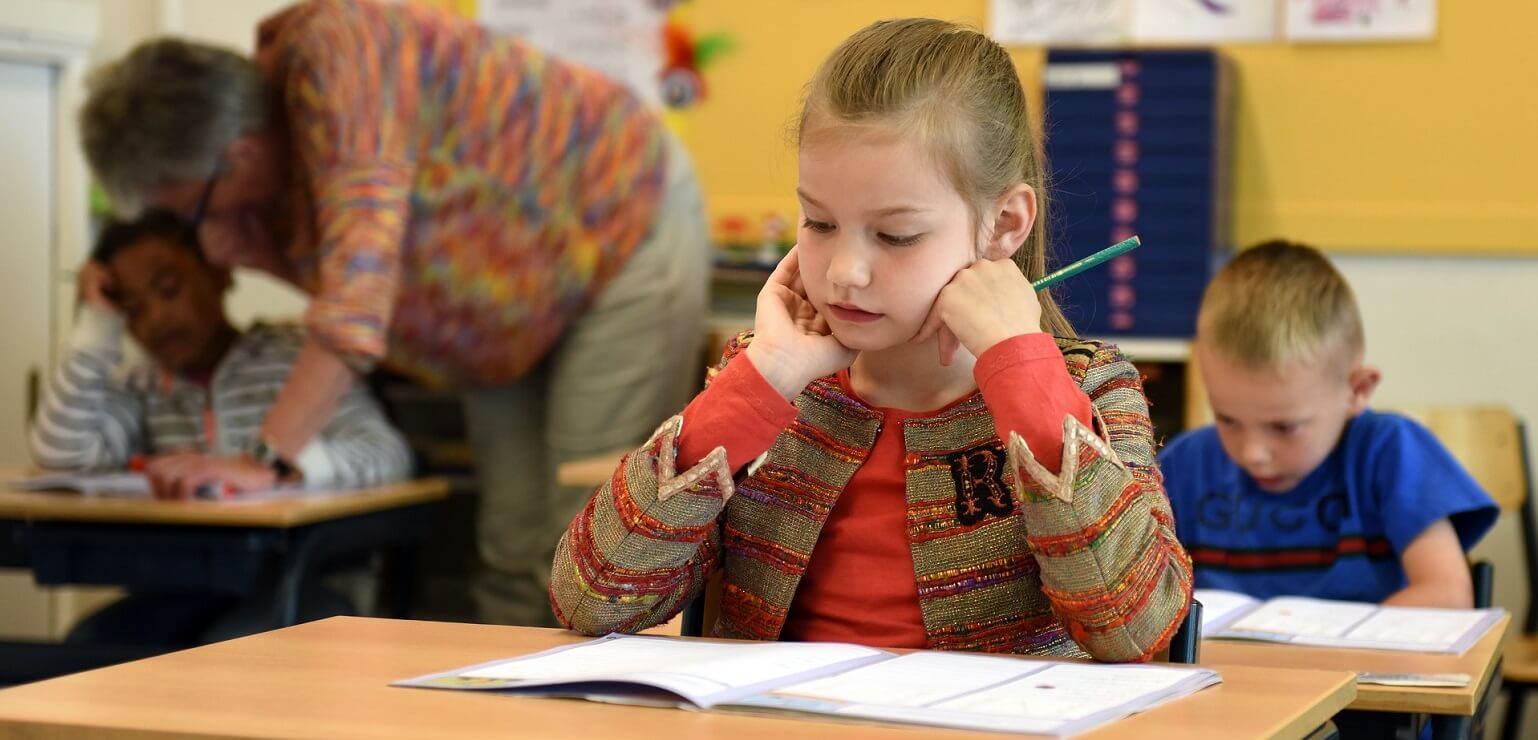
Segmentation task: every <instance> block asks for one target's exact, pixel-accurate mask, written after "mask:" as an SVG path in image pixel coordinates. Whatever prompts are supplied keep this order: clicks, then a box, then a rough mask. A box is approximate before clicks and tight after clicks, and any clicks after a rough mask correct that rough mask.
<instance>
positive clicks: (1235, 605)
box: [1192, 588, 1504, 654]
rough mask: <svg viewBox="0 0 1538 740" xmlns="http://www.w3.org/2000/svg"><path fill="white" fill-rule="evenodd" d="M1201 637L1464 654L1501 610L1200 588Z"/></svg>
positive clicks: (1493, 622)
mask: <svg viewBox="0 0 1538 740" xmlns="http://www.w3.org/2000/svg"><path fill="white" fill-rule="evenodd" d="M1192 596H1193V597H1194V598H1195V599H1196V600H1197V601H1200V602H1201V603H1202V636H1203V637H1209V638H1231V639H1238V640H1261V641H1265V642H1287V643H1294V644H1299V645H1319V646H1325V647H1343V648H1364V649H1369V650H1400V651H1407V652H1418V653H1453V654H1462V653H1463V652H1464V651H1465V650H1468V649H1469V647H1470V646H1472V645H1473V644H1474V643H1475V642H1478V641H1479V638H1481V637H1483V636H1484V634H1485V632H1487V631H1489V629H1490V627H1491V626H1492V625H1494V624H1495V623H1496V622H1497V621H1499V620H1500V618H1501V615H1502V614H1503V613H1504V610H1501V609H1429V608H1413V607H1402V606H1380V605H1378V604H1369V603H1363V602H1356V601H1327V600H1324V599H1309V598H1303V597H1297V596H1282V597H1277V598H1274V599H1271V600H1269V601H1261V600H1260V599H1257V598H1254V597H1252V596H1246V595H1244V594H1241V593H1235V592H1233V591H1219V590H1214V589H1201V588H1199V589H1197V590H1196V592H1195V593H1194V594H1192Z"/></svg>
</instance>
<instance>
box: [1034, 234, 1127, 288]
mask: <svg viewBox="0 0 1538 740" xmlns="http://www.w3.org/2000/svg"><path fill="white" fill-rule="evenodd" d="M1142 244H1143V240H1141V239H1139V238H1137V237H1135V236H1134V237H1132V238H1131V239H1128V240H1126V241H1123V242H1117V243H1115V244H1112V245H1111V246H1109V247H1106V248H1105V249H1102V250H1100V251H1098V252H1096V253H1094V254H1092V255H1090V256H1088V257H1085V258H1084V259H1081V260H1079V261H1077V262H1074V263H1072V264H1069V265H1066V266H1064V267H1063V268H1062V269H1060V270H1056V271H1054V272H1052V273H1049V274H1048V275H1046V276H1044V277H1042V279H1040V280H1037V281H1035V282H1032V283H1031V287H1032V288H1035V289H1036V290H1038V291H1041V290H1045V289H1047V288H1050V287H1052V286H1054V285H1057V284H1058V283H1061V282H1063V281H1064V280H1067V279H1068V278H1071V277H1073V276H1074V275H1077V274H1079V273H1081V272H1084V271H1085V270H1088V269H1089V268H1091V267H1094V266H1095V265H1098V264H1100V263H1101V262H1108V261H1110V260H1111V259H1113V258H1116V257H1120V256H1121V255H1123V254H1126V253H1128V252H1130V251H1132V250H1134V249H1137V248H1138V247H1139V246H1141V245H1142Z"/></svg>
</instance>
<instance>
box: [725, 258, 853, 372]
mask: <svg viewBox="0 0 1538 740" xmlns="http://www.w3.org/2000/svg"><path fill="white" fill-rule="evenodd" d="M747 354H748V357H749V358H750V359H752V361H753V366H754V367H755V368H758V372H759V373H760V374H762V375H763V376H764V379H765V380H767V381H769V384H770V385H772V386H774V388H775V390H778V391H779V392H780V395H782V396H784V397H785V400H787V401H788V400H790V399H793V398H795V397H796V396H798V395H800V393H801V390H802V389H804V388H806V384H807V383H810V382H812V381H813V380H816V379H817V378H820V377H822V376H824V375H827V374H829V373H833V372H837V371H839V370H842V369H844V368H846V367H849V365H850V364H851V363H853V362H854V358H855V351H854V350H852V349H849V348H848V347H845V346H844V345H842V344H839V342H838V339H836V338H834V336H833V332H832V330H831V329H830V328H829V327H828V322H827V320H826V319H824V318H823V317H822V315H821V314H818V313H817V309H816V307H814V306H813V305H812V301H811V300H810V299H808V298H807V297H806V289H805V288H804V287H803V286H802V284H801V262H800V259H799V258H798V257H797V255H796V250H795V249H794V248H793V249H791V250H790V252H789V253H788V254H786V255H785V258H784V259H782V260H780V264H779V265H778V266H776V267H775V268H774V273H773V274H772V275H770V276H769V281H768V282H767V283H765V284H764V289H763V290H761V291H759V293H758V308H757V313H756V314H755V315H754V317H753V342H752V343H751V344H749V345H748V349H747Z"/></svg>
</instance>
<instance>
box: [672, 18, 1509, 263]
mask: <svg viewBox="0 0 1538 740" xmlns="http://www.w3.org/2000/svg"><path fill="white" fill-rule="evenodd" d="M691 5H692V7H690V8H689V10H688V14H689V17H688V21H689V22H690V25H691V26H693V27H694V28H695V29H696V30H697V31H699V32H702V33H712V32H716V31H724V32H726V33H729V34H731V35H732V36H733V37H734V38H735V40H736V41H737V44H738V48H737V50H736V51H734V52H733V53H732V54H730V55H727V56H725V57H722V58H721V59H720V60H719V61H717V62H716V63H715V64H713V65H712V66H711V67H710V68H709V69H707V70H706V72H705V76H706V79H707V82H708V84H709V85H710V86H711V89H710V98H709V99H708V100H707V101H705V102H704V103H703V104H702V105H700V106H699V107H698V108H696V109H694V110H692V111H690V112H689V113H688V114H687V115H685V116H684V117H683V121H684V126H685V128H684V131H685V139H686V140H687V141H688V143H689V145H690V148H691V150H692V151H693V152H694V154H695V158H696V160H697V164H698V166H699V169H700V173H701V177H702V179H703V180H704V182H705V188H706V191H707V193H708V194H709V196H710V200H711V210H712V212H713V214H715V215H722V214H726V213H736V214H741V215H745V216H749V217H751V218H758V217H760V216H762V215H763V214H764V213H765V212H769V211H779V212H783V213H790V214H793V213H794V212H795V208H796V204H795V198H794V194H793V191H794V189H795V177H796V175H795V157H794V156H793V152H792V151H790V149H789V147H788V145H787V144H786V136H785V128H786V125H787V124H788V122H789V121H790V119H791V117H792V116H793V114H794V112H795V110H796V105H797V100H798V96H799V93H800V88H801V85H802V84H803V83H804V82H805V81H806V80H807V79H808V78H809V77H810V76H811V74H812V71H813V69H814V68H815V67H816V65H817V63H818V62H819V61H820V60H821V59H822V57H823V56H825V55H826V54H827V53H828V52H829V51H830V50H832V48H833V47H834V46H835V45H836V44H837V43H838V42H839V41H840V40H841V39H843V38H844V37H846V36H848V35H849V34H850V33H852V32H854V31H855V30H857V29H859V28H860V27H861V26H863V25H865V24H866V23H868V22H870V21H872V20H876V19H878V18H887V17H895V16H902V15H930V16H936V17H941V18H949V19H953V20H962V21H970V22H972V23H974V24H976V25H978V26H979V27H982V26H983V25H984V21H985V19H986V16H985V14H986V12H987V3H986V2H984V0H773V1H771V0H693V2H692V3H691ZM1439 6H1440V13H1441V16H1440V19H1439V29H1438V34H1439V35H1438V38H1437V39H1436V40H1435V41H1432V42H1426V43H1391V44H1359V45H1317V44H1315V45H1301V44H1287V43H1271V44H1261V45H1251V46H1236V47H1231V48H1229V49H1228V53H1229V54H1230V56H1231V59H1232V60H1233V61H1234V63H1235V64H1234V67H1235V71H1236V72H1237V74H1238V82H1239V84H1238V85H1237V91H1238V100H1237V101H1236V108H1235V111H1234V112H1235V118H1234V121H1235V125H1234V157H1235V158H1234V162H1233V167H1234V172H1233V174H1234V178H1233V179H1234V192H1233V198H1234V201H1233V205H1234V209H1235V211H1234V218H1233V228H1234V233H1233V240H1234V243H1235V244H1236V245H1241V246H1242V245H1245V244H1249V243H1252V242H1255V241H1258V240H1261V239H1264V238H1269V237H1273V236H1286V237H1289V238H1293V239H1301V240H1306V241H1310V242H1313V243H1316V244H1318V245H1320V246H1324V247H1327V248H1330V249H1335V250H1377V251H1385V252H1387V251H1406V250H1415V251H1423V252H1424V251H1442V252H1460V253H1470V252H1477V253H1491V254H1494V253H1508V254H1509V253H1516V252H1534V253H1538V36H1535V34H1534V31H1533V29H1534V28H1538V3H1531V2H1528V1H1527V0H1489V1H1487V2H1444V3H1439ZM1014 56H1015V59H1016V62H1017V64H1018V65H1019V67H1020V72H1021V75H1022V78H1023V79H1024V80H1026V84H1027V87H1028V88H1031V93H1032V95H1033V96H1035V95H1037V93H1038V92H1039V91H1038V90H1037V89H1035V88H1037V86H1038V85H1037V82H1038V79H1039V77H1040V69H1041V63H1042V56H1043V55H1042V52H1041V50H1039V49H1024V48H1022V49H1016V50H1014ZM1036 99H1037V100H1039V97H1038V98H1036ZM1039 109H1040V107H1039V105H1038V111H1039Z"/></svg>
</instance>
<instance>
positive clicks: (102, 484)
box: [9, 472, 150, 498]
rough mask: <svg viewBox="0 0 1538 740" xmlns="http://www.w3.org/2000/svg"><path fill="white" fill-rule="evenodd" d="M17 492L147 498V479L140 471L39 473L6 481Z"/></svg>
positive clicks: (148, 493)
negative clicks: (72, 492) (59, 492)
mask: <svg viewBox="0 0 1538 740" xmlns="http://www.w3.org/2000/svg"><path fill="white" fill-rule="evenodd" d="M9 485H10V487H12V488H15V489H17V490H20V491H79V492H80V493H84V494H86V495H88V496H124V497H128V498H149V496H150V482H149V479H147V478H145V477H144V474H143V473H131V472H118V473H39V474H37V475H33V476H30V477H27V478H17V479H15V480H12V481H11V482H10V483H9Z"/></svg>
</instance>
